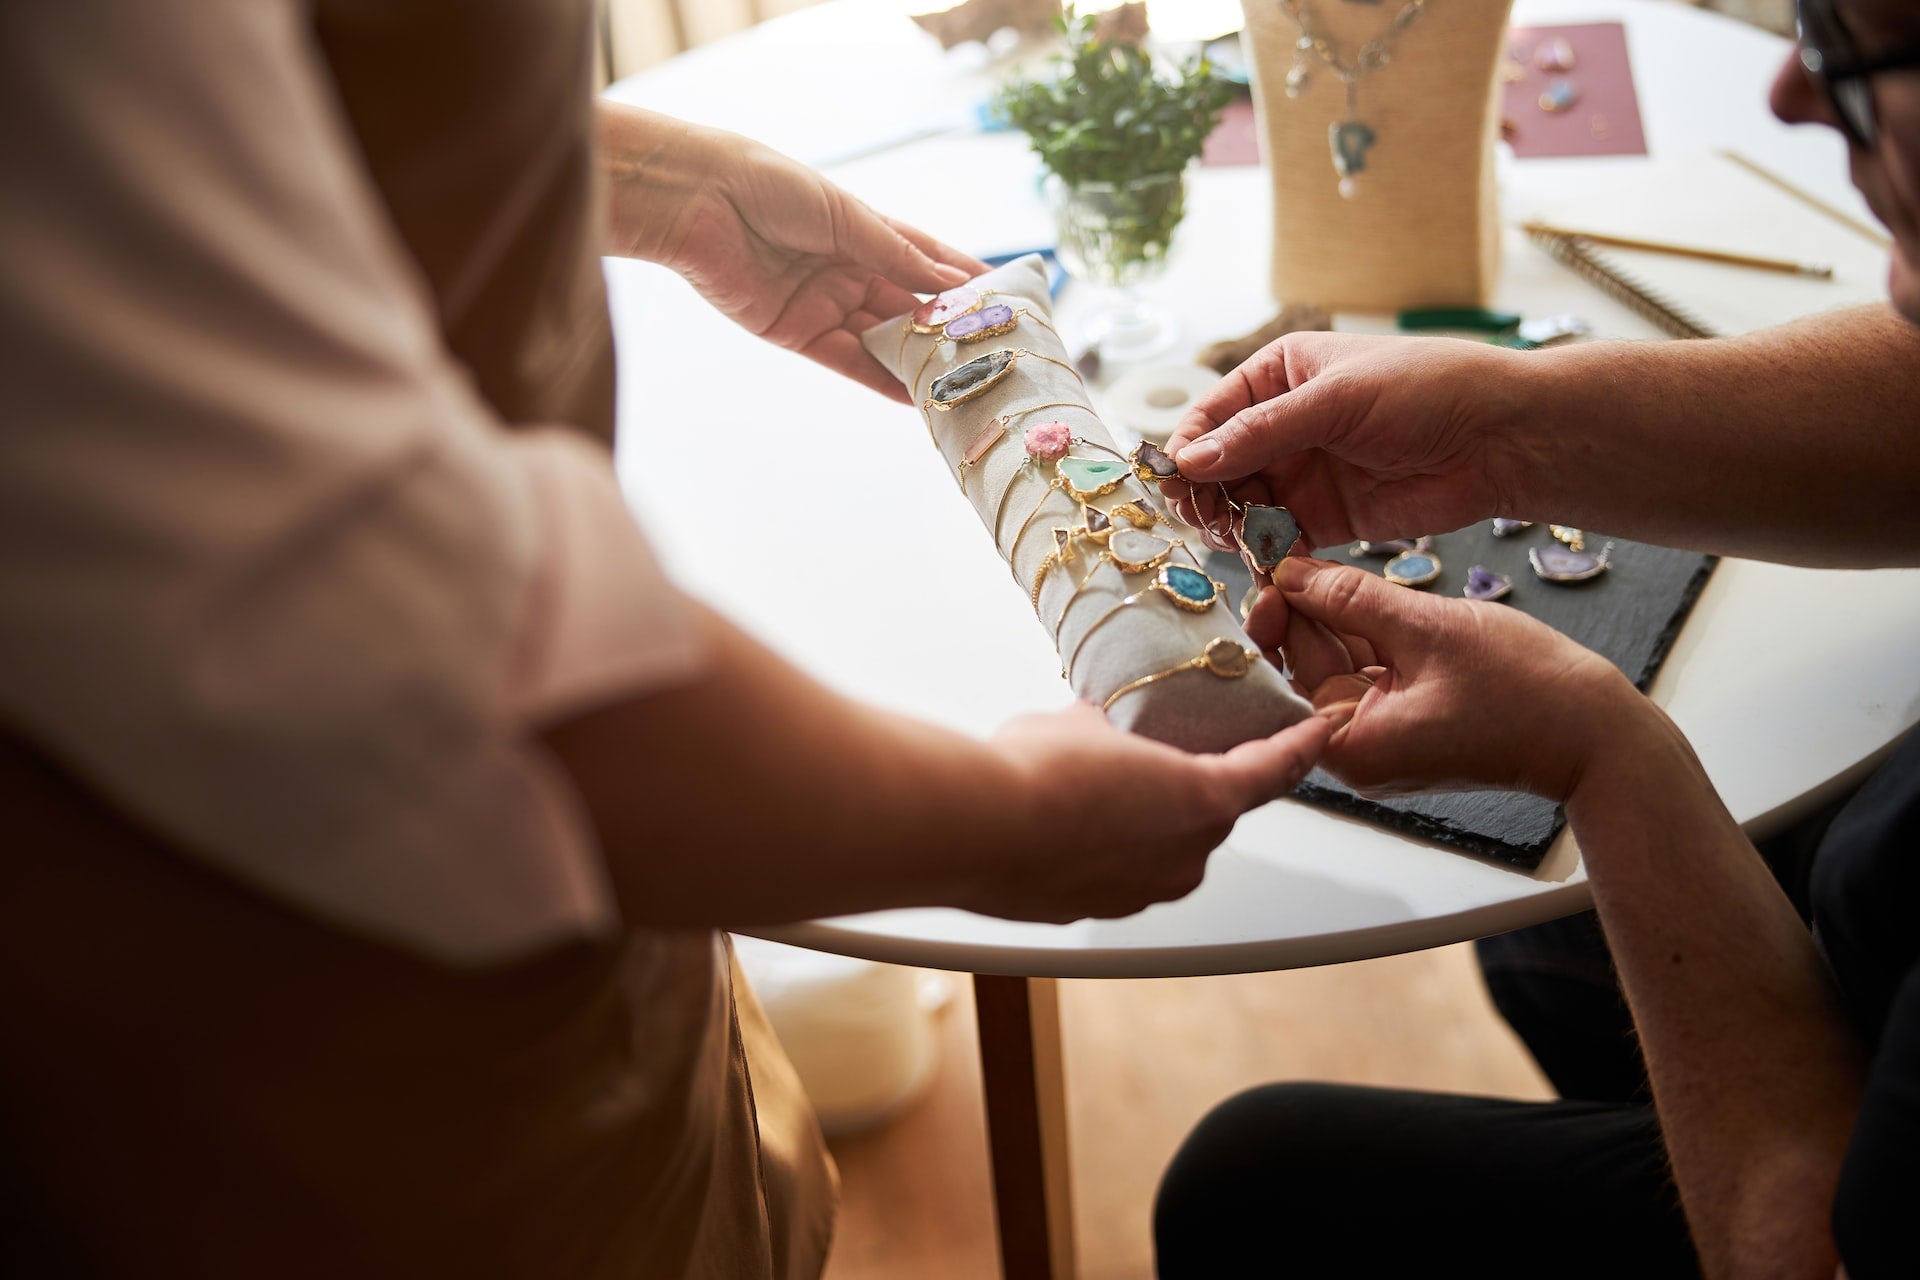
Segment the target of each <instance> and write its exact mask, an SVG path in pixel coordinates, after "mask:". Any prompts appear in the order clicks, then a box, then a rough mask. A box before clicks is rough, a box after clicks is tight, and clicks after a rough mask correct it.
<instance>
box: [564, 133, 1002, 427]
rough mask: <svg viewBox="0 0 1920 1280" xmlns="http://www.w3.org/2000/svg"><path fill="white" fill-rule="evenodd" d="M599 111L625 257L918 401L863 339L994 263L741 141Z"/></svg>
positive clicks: (836, 366)
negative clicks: (923, 296)
mask: <svg viewBox="0 0 1920 1280" xmlns="http://www.w3.org/2000/svg"><path fill="white" fill-rule="evenodd" d="M600 112H601V114H600V120H601V130H600V134H601V152H602V159H603V162H604V163H605V165H606V167H607V170H608V173H609V175H610V178H611V185H612V188H613V190H612V195H613V228H612V230H613V252H615V253H618V254H622V255H625V256H627V257H635V258H644V259H646V260H648V261H650V262H658V263H661V264H663V265H665V266H668V267H671V268H673V269H674V270H675V271H677V272H678V273H679V274H680V275H682V276H684V277H685V278H686V279H687V280H688V282H689V283H691V284H692V285H693V286H694V288H696V289H698V290H699V291H700V293H701V295H702V296H704V297H705V298H706V299H707V301H708V302H711V303H712V304H713V305H714V306H715V307H716V308H717V309H719V311H720V312H721V313H722V314H724V315H726V316H727V317H729V318H730V319H732V320H734V321H736V322H737V323H738V324H739V325H740V326H741V327H742V328H744V329H746V330H747V331H748V332H750V333H753V334H756V335H758V336H759V337H762V338H765V339H766V340H767V341H769V342H771V343H774V344H775V345H776V346H781V347H786V348H788V349H789V350H792V351H797V352H799V353H800V354H801V355H803V356H806V357H808V358H809V359H811V360H816V361H818V362H819V363H821V364H823V365H825V366H826V367H827V368H829V369H832V370H834V371H835V372H836V373H841V374H844V375H846V376H847V377H849V378H852V379H853V380H854V381H856V382H859V383H861V384H863V385H865V386H868V387H871V388H873V389H874V390H875V391H878V392H880V393H881V394H882V395H885V396H888V397H890V398H892V399H895V400H899V401H901V402H903V403H904V402H905V401H906V399H907V393H906V390H905V389H904V388H903V387H902V386H901V385H900V381H899V379H897V378H895V377H894V376H893V375H892V374H890V373H888V372H887V371H886V369H885V368H884V367H882V366H881V364H880V363H879V361H877V360H875V359H874V358H873V357H872V356H871V355H869V354H867V351H866V349H865V348H864V347H862V346H861V345H860V335H861V334H862V333H863V332H865V331H866V330H867V329H869V328H871V327H873V326H874V325H876V324H878V323H880V322H881V321H882V320H885V319H887V318H889V317H890V316H896V315H899V314H900V313H901V312H903V311H910V310H912V309H913V308H914V307H915V306H917V305H918V304H919V301H920V300H919V299H918V298H917V297H916V296H915V291H916V290H917V291H919V292H921V293H933V292H937V291H938V290H941V289H950V288H952V287H954V286H955V285H958V284H962V283H964V282H965V281H967V280H968V279H970V278H971V277H973V276H975V275H978V274H979V273H981V272H983V271H985V270H986V269H987V268H986V266H985V265H984V264H983V263H980V262H978V261H976V260H975V259H973V258H971V257H968V256H967V255H966V254H963V253H961V252H959V251H958V250H956V249H952V248H949V247H948V246H946V245H944V244H941V243H940V242H939V241H938V240H935V239H934V238H933V237H931V236H929V235H927V234H925V233H924V232H921V231H917V230H915V229H914V228H912V227H909V226H906V225H905V224H903V223H899V222H895V221H894V220H892V219H891V218H886V217H882V216H881V215H880V214H877V213H875V212H874V211H873V210H872V209H869V208H868V207H867V206H866V205H865V204H862V203H861V202H860V201H859V200H856V199H855V198H854V197H853V196H851V195H849V194H847V193H846V192H845V191H843V190H841V189H840V188H839V187H837V186H835V185H834V184H833V183H831V182H829V181H827V180H826V179H825V178H823V177H821V176H820V175H819V174H818V173H815V172H814V171H813V170H812V169H809V168H807V167H806V166H805V165H803V164H800V163H798V162H796V161H793V160H790V159H788V158H787V157H785V156H783V155H781V154H779V153H778V152H776V151H774V150H772V149H770V148H768V147H764V146H761V145H760V144H759V143H757V142H753V141H750V140H749V139H746V138H743V137H740V136H739V135H737V134H731V133H724V132H721V131H719V130H714V129H703V128H699V127H697V126H694V125H689V124H685V123H683V122H681V121H677V120H671V119H669V118H667V117H664V116H658V115H655V114H653V113H651V112H646V111H640V110H637V109H635V108H630V107H621V106H618V105H616V104H612V103H602V104H601V108H600Z"/></svg>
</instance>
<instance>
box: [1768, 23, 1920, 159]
mask: <svg viewBox="0 0 1920 1280" xmlns="http://www.w3.org/2000/svg"><path fill="white" fill-rule="evenodd" d="M1795 7H1796V8H1797V9H1798V11H1799V19H1800V65H1801V66H1802V67H1804V68H1806V72H1807V75H1808V76H1809V77H1810V78H1811V79H1812V80H1813V82H1814V83H1815V84H1817V85H1819V86H1820V87H1821V89H1823V90H1825V91H1826V95H1827V100H1828V101H1829V102H1831V103H1832V104H1833V111H1834V114H1835V115H1836V116H1838V117H1839V119H1840V128H1841V131H1842V132H1843V133H1845V134H1846V135H1847V141H1849V142H1851V143H1853V145H1854V146H1856V147H1859V148H1861V149H1862V150H1867V149H1871V148H1872V147H1873V145H1874V143H1876V142H1877V141H1879V138H1880V117H1879V115H1878V113H1877V112H1876V111H1875V110H1874V105H1873V87H1872V85H1870V84H1869V83H1868V81H1867V78H1868V77H1869V76H1873V75H1877V74H1879V73H1880V72H1882V71H1897V70H1900V69H1902V68H1907V67H1920V44H1910V45H1906V46H1904V47H1903V48H1899V49H1894V50H1891V51H1889V52H1886V53H1881V54H1877V55H1875V56H1873V57H1871V58H1869V57H1865V56H1863V55H1862V54H1861V52H1860V46H1859V44H1858V43H1857V42H1856V41H1855V40H1854V38H1853V33H1852V32H1851V31H1848V30H1847V26H1846V23H1844V22H1842V21H1841V20H1840V15H1839V14H1837V13H1835V12H1834V10H1833V0H1797V2H1796V6H1795Z"/></svg>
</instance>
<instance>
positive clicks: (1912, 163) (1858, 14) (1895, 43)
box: [1772, 0, 1920, 323]
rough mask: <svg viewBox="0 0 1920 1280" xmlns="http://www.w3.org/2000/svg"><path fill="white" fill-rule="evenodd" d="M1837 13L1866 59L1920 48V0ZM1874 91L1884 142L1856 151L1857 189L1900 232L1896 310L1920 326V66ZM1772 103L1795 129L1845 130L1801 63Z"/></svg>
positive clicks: (1783, 74)
mask: <svg viewBox="0 0 1920 1280" xmlns="http://www.w3.org/2000/svg"><path fill="white" fill-rule="evenodd" d="M1835 8H1836V10H1837V12H1838V15H1839V18H1840V20H1841V21H1842V22H1844V23H1845V24H1846V26H1847V30H1848V31H1850V32H1851V33H1852V34H1853V37H1854V40H1855V41H1856V42H1857V43H1858V45H1859V48H1860V52H1861V54H1862V55H1864V56H1866V57H1869V58H1871V57H1873V56H1875V55H1876V54H1879V53H1882V52H1885V51H1887V50H1891V49H1897V48H1906V47H1911V46H1912V45H1914V44H1916V43H1920V0H1837V3H1836V5H1835ZM1869 85H1870V87H1871V91H1872V93H1873V100H1874V107H1875V109H1876V113H1877V115H1878V117H1879V121H1880V136H1879V138H1878V139H1877V140H1876V141H1875V143H1874V146H1873V149H1872V150H1870V151H1863V150H1861V149H1860V148H1859V147H1850V148H1849V151H1850V152H1851V155H1852V166H1853V184H1854V185H1855V186H1856V187H1859V188H1860V191H1861V194H1863V195H1864V196H1866V198H1867V204H1868V205H1870V206H1871V207H1872V209H1873V212H1874V214H1875V216H1877V217H1878V218H1879V219H1880V221H1882V222H1884V223H1886V225H1887V229H1888V230H1889V231H1891V232H1892V233H1893V267H1892V271H1891V273H1890V276H1889V279H1888V291H1889V292H1890V293H1891V294H1892V296H1893V305H1894V306H1895V307H1897V308H1899V310H1900V313H1901V314H1902V315H1904V316H1906V317H1907V319H1909V320H1912V321H1914V322H1915V323H1920V67H1916V68H1903V69H1900V70H1895V71H1883V72H1881V73H1880V74H1879V75H1876V76H1874V77H1873V78H1872V79H1871V80H1870V81H1869ZM1772 104H1773V112H1774V114H1775V115H1777V116H1779V117H1780V118H1781V119H1782V120H1785V121H1787V122H1788V123H1789V124H1806V123H1817V124H1825V125H1830V126H1832V127H1834V128H1838V127H1839V121H1838V120H1837V119H1836V118H1835V117H1834V114H1833V105H1832V103H1830V102H1828V101H1827V96H1826V94H1825V93H1823V92H1822V91H1821V90H1820V88H1819V86H1818V85H1816V84H1814V83H1813V82H1812V81H1811V80H1810V79H1808V77H1807V74H1806V72H1805V71H1803V70H1802V69H1801V67H1800V60H1799V58H1798V57H1797V56H1789V57H1788V58H1787V63H1786V65H1785V66H1784V67H1782V68H1780V74H1779V75H1778V76H1777V77H1775V79H1774V82H1773V94H1772Z"/></svg>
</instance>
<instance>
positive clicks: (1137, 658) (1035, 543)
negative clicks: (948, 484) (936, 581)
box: [862, 257, 1311, 751]
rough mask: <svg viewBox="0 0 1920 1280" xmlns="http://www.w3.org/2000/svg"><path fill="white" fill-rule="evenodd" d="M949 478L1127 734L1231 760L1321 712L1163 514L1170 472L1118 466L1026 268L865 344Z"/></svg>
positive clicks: (1153, 454)
mask: <svg viewBox="0 0 1920 1280" xmlns="http://www.w3.org/2000/svg"><path fill="white" fill-rule="evenodd" d="M862 340H863V342H864V343H865V345H866V348H867V350H868V351H870V352H872V353H873V355H874V357H875V358H876V359H878V360H879V361H880V362H881V363H882V364H884V365H885V366H887V368H888V369H890V370H892V371H893V373H894V374H895V376H896V377H898V378H899V379H900V381H901V382H902V383H903V384H904V385H905V386H906V387H907V389H908V391H909V393H910V394H911V395H912V396H913V398H914V401H915V402H916V404H918V405H919V406H920V409H919V412H920V416H921V418H922V419H923V421H924V423H925V425H926V428H927V430H928V432H929V433H930V434H931V436H932V438H933V443H934V446H935V447H936V448H937V449H938V450H939V451H940V455H941V457H942V459H943V460H944V461H945V463H946V466H947V472H948V474H949V475H951V476H953V477H954V479H955V480H956V481H957V482H958V483H959V486H960V491H961V493H962V494H964V495H965V496H966V498H967V500H968V501H969V502H971V503H972V504H973V508H974V510H975V512H977V513H978V514H979V516H980V520H981V523H982V524H983V525H985V526H986V528H987V531H988V533H989V535H990V536H991V537H992V539H993V542H994V545H995V547H996V549H997V550H998V551H999V552H1000V555H1001V558H1002V559H1003V560H1005V561H1006V563H1007V565H1008V567H1009V568H1010V569H1011V570H1012V572H1013V576H1014V579H1015V580H1016V581H1017V582H1018V583H1019V584H1020V587H1021V589H1022V590H1023V591H1024V592H1025V594H1026V597H1027V600H1028V602H1029V603H1030V604H1031V605H1032V606H1033V607H1034V611H1035V613H1036V614H1037V615H1038V618H1039V621H1040V625H1041V626H1042V627H1043V628H1045V629H1046V631H1047V632H1048V634H1049V635H1050V636H1052V637H1053V640H1054V644H1055V646H1056V648H1057V649H1058V650H1059V652H1060V663H1061V669H1062V673H1063V674H1064V675H1065V676H1066V677H1067V680H1068V682H1069V683H1070V684H1071V685H1072V686H1073V690H1074V692H1075V693H1076V694H1077V695H1078V696H1080V697H1081V698H1084V699H1086V700H1087V701H1089V702H1092V703H1093V704H1094V705H1095V706H1099V707H1101V708H1103V709H1104V710H1105V711H1106V713H1107V716H1108V718H1109V719H1110V720H1111V721H1112V722H1113V723H1114V724H1116V725H1118V726H1119V727H1121V728H1123V729H1128V730H1131V731H1133V732H1135V733H1138V734H1141V735H1143V736H1145V737H1149V738H1153V739H1155V740H1157V741H1160V742H1165V743H1168V744H1170V745H1173V746H1176V747H1180V748H1183V749H1185V750H1188V751H1224V750H1226V749H1228V748H1229V747H1232V746H1234V745H1236V744H1238V743H1241V742H1246V741H1248V740H1250V739H1253V738H1259V737H1265V736H1267V735H1269V734H1273V733H1276V732H1278V731H1279V730H1281V729H1283V728H1285V727H1286V726H1288V725H1290V724H1293V723H1295V722H1297V721H1298V720H1300V719H1302V718H1303V717H1305V716H1307V715H1309V714H1311V708H1310V707H1309V706H1308V705H1307V704H1306V702H1305V701H1304V700H1303V699H1301V698H1300V697H1299V696H1298V695H1297V694H1295V693H1294V692H1293V691H1292V689H1290V688H1289V687H1288V686H1287V683H1286V681H1285V680H1283V679H1282V678H1281V676H1280V673H1279V672H1278V671H1277V670H1275V669H1274V667H1273V666H1272V665H1271V664H1270V663H1268V662H1266V661H1265V660H1264V659H1263V658H1262V657H1261V656H1260V654H1259V652H1258V651H1257V650H1255V649H1254V647H1253V645H1252V644H1251V643H1250V642H1249V641H1248V640H1247V637H1246V633H1245V632H1244V631H1243V630H1242V629H1241V627H1240V621H1239V617H1238V615H1237V614H1236V613H1235V612H1234V610H1233V609H1232V607H1231V606H1230V605H1229V603H1228V600H1227V596H1226V591H1225V588H1223V587H1222V586H1221V585H1220V584H1219V583H1217V582H1215V581H1213V579H1212V578H1211V577H1210V576H1208V574H1207V572H1206V569H1205V566H1204V565H1203V564H1202V562H1201V560H1200V558H1199V556H1200V553H1201V551H1202V548H1201V547H1200V546H1199V544H1198V542H1197V539H1195V537H1194V535H1192V534H1190V533H1189V532H1188V531H1187V530H1186V529H1185V528H1184V527H1182V526H1178V525H1175V524H1173V523H1172V522H1171V521H1170V520H1169V519H1168V517H1167V516H1166V515H1165V514H1164V513H1163V511H1162V509H1161V505H1160V498H1159V492H1158V485H1157V484H1155V483H1153V480H1154V479H1155V478H1158V477H1166V476H1171V475H1172V474H1173V464H1172V462H1171V460H1169V459H1168V458H1167V457H1166V455H1165V454H1163V453H1160V452H1159V451H1158V450H1156V449H1154V448H1153V447H1152V446H1150V445H1143V446H1141V447H1140V448H1139V449H1136V450H1134V451H1132V452H1122V451H1121V450H1120V448H1119V447H1118V446H1117V445H1116V444H1115V443H1114V440H1113V437H1112V436H1111V435H1109V434H1108V432H1107V429H1106V428H1105V427H1104V426H1103V425H1102V424H1101V422H1100V420H1099V418H1098V417H1097V416H1096V415H1095V414H1094V412H1093V410H1092V409H1091V408H1090V407H1089V404H1088V397H1087V390H1086V387H1085V386H1084V385H1083V384H1082V382H1081V380H1080V377H1079V375H1078V374H1077V373H1075V372H1074V370H1073V367H1072V366H1071V364H1070V363H1069V362H1068V361H1067V358H1066V351H1065V349H1064V347H1063V346H1062V344H1061V342H1060V338H1059V335H1058V334H1056V333H1055V332H1054V329H1053V324H1052V319H1051V316H1050V308H1049V305H1048V292H1047V277H1046V272H1045V269H1044V267H1043V265H1042V263H1041V260H1040V259H1039V258H1038V257H1027V258H1021V259H1019V260H1017V261H1015V262H1011V263H1009V264H1007V265H1006V266H1004V267H1000V268H998V269H997V270H995V271H992V272H989V273H988V274H986V275H984V276H981V277H980V278H979V279H977V280H975V281H974V282H973V283H972V284H971V285H969V286H966V287H964V288H961V289H953V290H949V291H948V292H946V293H944V294H941V295H940V296H939V297H938V298H935V299H933V300H932V301H930V302H928V303H927V304H926V305H924V306H922V307H921V308H919V309H918V310H917V311H915V312H913V313H912V314H910V315H905V316H898V317H895V318H894V319H892V320H889V321H887V322H885V323H883V324H880V325H877V326H875V327H874V328H872V329H870V330H868V331H867V332H866V334H865V335H864V336H863V339H862Z"/></svg>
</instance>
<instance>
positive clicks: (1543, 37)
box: [1499, 22, 1647, 157]
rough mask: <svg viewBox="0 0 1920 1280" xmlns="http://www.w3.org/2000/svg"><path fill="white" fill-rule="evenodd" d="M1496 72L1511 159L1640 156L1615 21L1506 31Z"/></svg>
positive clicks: (1622, 33)
mask: <svg viewBox="0 0 1920 1280" xmlns="http://www.w3.org/2000/svg"><path fill="white" fill-rule="evenodd" d="M1499 74H1500V80H1501V88H1502V90H1503V109H1502V116H1503V117H1504V118H1503V122H1502V132H1503V133H1504V134H1505V136H1506V139H1507V141H1508V142H1510V143H1511V144H1512V145H1513V154H1514V155H1516V156H1522V157H1525V156H1643V155H1645V154H1647V135H1646V133H1645V132H1644V131H1643V130H1642V128H1641V126H1640V101H1639V98H1638V97H1637V96H1636V95H1635V94H1634V91H1633V67H1632V66H1631V65H1630V64H1629V63H1628V61H1627V32H1626V28H1625V27H1623V26H1621V25H1620V24H1619V23H1617V22H1592V23H1584V24H1581V25H1578V26H1565V27H1514V28H1512V29H1510V30H1509V31H1508V32H1507V57H1506V58H1505V59H1503V60H1502V62H1501V64H1500V73H1499Z"/></svg>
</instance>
